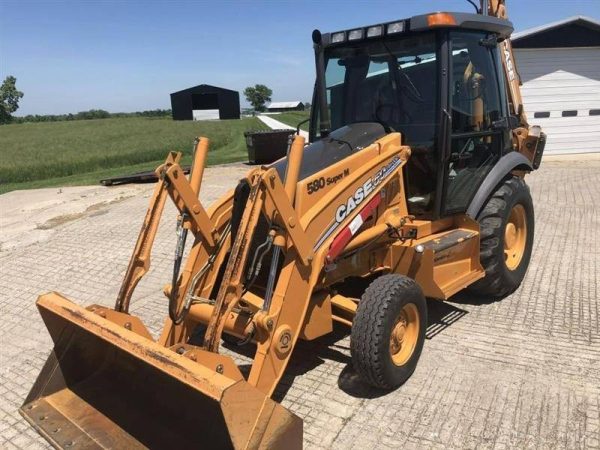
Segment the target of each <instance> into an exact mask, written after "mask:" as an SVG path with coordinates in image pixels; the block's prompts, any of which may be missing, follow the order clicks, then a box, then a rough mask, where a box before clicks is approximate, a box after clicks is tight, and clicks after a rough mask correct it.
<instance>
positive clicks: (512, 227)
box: [21, 0, 545, 449]
mask: <svg viewBox="0 0 600 450" xmlns="http://www.w3.org/2000/svg"><path fill="white" fill-rule="evenodd" d="M477 9H478V12H477V13H476V14H470V13H432V14H425V15H419V16H415V17H411V18H409V19H404V20H397V21H393V22H388V23H381V24H375V25H372V26H366V27H360V28H355V29H349V30H342V31H338V32H333V33H323V34H322V33H320V32H319V31H315V32H314V33H313V36H312V39H313V42H314V49H315V61H316V83H315V91H314V98H313V107H312V108H313V109H312V113H311V122H310V142H311V144H310V145H305V142H304V139H303V138H302V137H300V136H296V137H295V138H294V139H293V141H290V144H289V148H288V154H287V157H286V158H283V159H282V160H279V161H278V162H276V163H274V164H272V165H270V166H263V167H260V168H256V169H253V170H251V171H250V172H249V173H248V174H247V176H246V177H245V178H244V179H242V180H241V181H240V182H239V184H238V185H237V187H235V189H233V190H232V191H231V192H229V193H227V194H226V195H224V196H223V197H222V198H221V199H220V200H218V201H217V202H215V203H214V204H213V205H212V206H210V207H209V208H207V209H205V207H204V206H203V205H202V204H201V203H200V201H199V200H198V198H199V195H198V194H199V192H200V186H201V180H202V175H203V170H204V164H205V159H206V155H207V151H208V147H209V141H208V139H205V138H199V139H198V140H197V142H196V145H195V154H194V160H193V166H192V170H191V174H190V175H189V177H186V176H185V175H184V173H183V170H182V168H181V165H180V158H181V154H180V153H171V154H169V155H168V157H167V159H166V161H165V163H164V164H162V165H161V166H160V167H158V169H157V170H156V173H157V175H158V178H159V181H158V182H157V184H156V187H155V190H154V194H153V196H152V198H151V201H150V206H149V208H148V211H147V214H146V217H145V219H144V222H143V225H142V228H141V232H140V235H139V238H138V241H137V244H136V246H135V250H134V253H133V256H132V258H131V261H130V263H129V267H128V269H127V272H126V275H125V279H124V281H123V284H122V286H121V290H120V292H119V295H118V298H117V301H116V305H115V307H114V308H113V309H111V308H107V307H104V306H100V305H91V306H89V307H87V308H84V307H81V306H78V305H77V304H75V303H73V302H71V301H70V300H68V299H67V298H65V297H63V296H62V295H60V294H59V293H56V292H52V293H47V294H44V295H41V296H40V297H39V298H38V300H37V306H38V308H39V311H40V313H41V315H42V317H43V320H44V322H45V324H46V326H47V328H48V331H49V333H50V335H51V336H52V339H53V341H54V350H53V352H52V354H51V356H50V357H49V359H48V361H47V363H46V365H45V366H44V368H43V370H42V371H41V373H40V375H39V378H38V379H37V381H36V383H35V385H34V386H33V388H32V390H31V392H30V394H29V396H28V397H27V399H26V401H25V403H24V405H23V406H22V408H21V413H22V414H23V416H24V417H25V418H26V419H27V420H28V421H29V422H30V423H31V424H32V425H33V426H34V427H35V428H36V429H37V430H38V431H39V432H40V433H41V434H42V435H43V436H44V437H45V438H46V439H47V440H48V441H49V442H50V443H51V444H52V445H54V446H55V447H58V448H128V449H129V448H169V449H171V448H236V449H246V448H286V449H293V448H300V447H302V421H301V420H300V419H299V418H298V417H297V416H295V415H294V414H292V413H291V412H289V411H287V410H286V409H285V408H283V407H282V406H281V405H280V404H278V403H276V402H275V401H274V400H272V399H271V396H272V394H273V391H274V389H275V387H276V386H277V384H278V382H279V380H280V379H281V377H282V374H283V373H284V371H285V368H286V366H287V364H288V362H289V360H290V357H291V356H292V354H293V349H294V346H295V345H296V342H297V340H298V339H304V340H313V339H318V338H319V337H321V336H324V335H327V334H328V333H330V332H331V331H332V327H333V323H334V322H338V323H341V324H343V325H345V326H347V327H349V332H350V333H351V355H352V362H353V365H354V368H355V370H356V372H357V374H358V375H359V376H360V377H361V378H362V379H363V380H364V381H365V382H366V383H369V384H371V385H373V386H376V387H379V388H382V389H394V388H397V387H398V386H400V385H401V384H402V383H404V382H405V381H406V380H407V379H408V378H409V377H410V376H411V374H412V373H413V371H414V369H415V366H416V364H417V361H418V359H419V356H420V354H421V350H422V348H423V343H424V338H425V330H426V327H427V304H426V301H425V299H426V298H432V299H439V300H445V299H448V298H449V297H450V296H452V295H454V294H456V293H457V292H459V291H461V290H462V289H465V288H467V289H470V290H471V291H472V292H474V293H477V294H478V295H480V296H485V297H488V298H490V297H502V296H505V295H507V294H508V293H510V292H512V291H513V290H515V289H516V288H517V287H518V286H519V284H520V283H521V281H522V279H523V277H524V275H525V271H526V269H527V266H528V264H529V260H530V256H531V250H532V240H533V233H534V216H533V205H532V200H531V196H530V193H529V189H528V187H527V185H526V184H525V182H524V180H523V178H524V176H525V174H526V173H528V172H530V171H532V170H534V169H536V168H537V167H538V166H539V164H540V161H541V157H542V153H543V148H544V143H545V136H544V134H543V133H542V132H541V130H540V128H539V127H535V126H529V124H528V123H527V118H526V116H525V113H524V111H523V105H522V101H521V97H520V91H519V77H518V74H517V69H516V67H515V63H514V60H513V55H512V50H511V44H510V40H509V36H510V34H511V32H512V30H513V28H512V25H511V23H510V22H509V21H508V20H507V19H506V10H505V6H504V1H502V0H493V1H490V2H487V1H482V2H481V4H480V5H479V6H478V7H477ZM168 199H170V200H171V201H173V203H174V204H175V206H176V207H177V209H178V211H179V217H178V224H179V225H178V237H177V244H176V257H175V262H174V270H173V277H172V280H171V283H170V284H169V285H167V286H166V287H165V288H164V294H165V296H166V300H165V312H168V314H165V316H166V320H165V324H164V328H163V330H162V334H161V335H160V337H159V338H158V339H157V340H155V339H153V337H152V336H151V334H150V333H149V332H148V330H147V329H146V327H145V326H144V324H143V323H142V321H141V320H140V319H139V318H138V317H136V316H133V315H131V314H130V313H129V304H130V299H131V297H132V293H133V291H134V289H135V287H136V285H137V283H138V282H139V281H140V279H141V278H142V277H143V276H144V274H145V273H146V272H147V271H148V268H149V266H150V256H151V249H152V243H153V241H154V238H155V235H156V232H157V228H158V224H159V220H160V217H161V214H162V212H163V208H164V206H165V203H166V202H167V200H168ZM188 234H189V235H191V237H193V242H192V243H191V248H190V249H189V253H187V257H186V259H185V261H184V258H183V256H184V254H186V253H185V252H184V248H185V244H186V238H187V236H188ZM367 286H368V287H367ZM357 288H360V289H361V292H362V294H361V295H359V297H360V298H357V297H356V295H354V294H352V293H351V291H354V292H355V291H356V289H357ZM222 339H225V340H227V341H229V342H234V343H236V344H238V345H240V346H244V345H247V346H248V347H249V348H251V349H253V351H254V359H253V362H252V365H251V367H247V366H246V367H239V366H238V365H237V364H236V362H235V360H234V358H232V357H231V356H228V355H226V354H223V353H220V352H219V346H220V344H221V341H222Z"/></svg>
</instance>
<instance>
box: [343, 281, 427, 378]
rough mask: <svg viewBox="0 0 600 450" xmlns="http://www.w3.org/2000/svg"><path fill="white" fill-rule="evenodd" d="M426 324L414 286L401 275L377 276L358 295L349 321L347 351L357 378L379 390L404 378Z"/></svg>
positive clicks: (414, 359)
mask: <svg viewBox="0 0 600 450" xmlns="http://www.w3.org/2000/svg"><path fill="white" fill-rule="evenodd" d="M426 328H427V302H426V301H425V297H424V296H423V292H422V291H421V288H420V287H419V285H418V284H417V283H416V282H415V281H414V280H412V279H410V278H408V277H406V276H404V275H396V274H391V275H383V276H381V277H379V278H377V279H376V280H375V281H373V282H372V283H371V284H370V286H369V287H368V288H367V289H366V291H365V293H364V294H363V296H362V297H361V300H360V302H359V304H358V309H357V311H356V316H355V317H354V320H353V322H352V335H351V341H350V350H351V354H352V363H353V365H354V368H355V370H356V372H357V373H358V375H359V377H360V378H361V379H362V380H363V381H365V382H366V383H368V384H370V385H372V386H375V387H377V388H382V389H393V388H396V387H398V386H400V385H402V384H403V383H404V382H405V381H406V380H408V379H409V378H410V376H411V375H412V373H413V372H414V370H415V367H416V366H417V362H418V360H419V356H420V355H421V350H422V349H423V343H424V342H425V331H426Z"/></svg>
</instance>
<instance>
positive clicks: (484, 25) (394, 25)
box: [313, 12, 513, 47]
mask: <svg viewBox="0 0 600 450" xmlns="http://www.w3.org/2000/svg"><path fill="white" fill-rule="evenodd" d="M439 28H455V29H465V30H478V31H487V32H490V33H495V34H497V35H498V37H499V39H501V40H502V39H506V38H508V37H509V36H510V34H511V33H512V32H513V25H512V22H510V21H508V20H505V19H499V18H497V17H493V16H488V15H482V14H471V13H464V12H434V13H428V14H421V15H418V16H413V17H411V18H408V19H401V20H396V21H393V22H385V23H379V24H374V25H369V26H365V27H356V28H350V29H347V30H340V31H334V32H331V33H323V34H322V35H321V34H320V33H318V32H317V30H315V33H313V36H315V34H316V35H317V36H320V39H321V42H320V44H321V45H323V46H325V47H328V46H337V45H341V44H346V43H355V42H360V41H363V40H372V39H377V38H382V37H384V36H385V37H387V36H389V37H392V36H393V37H397V36H401V35H402V34H406V33H410V32H415V31H426V30H434V29H439Z"/></svg>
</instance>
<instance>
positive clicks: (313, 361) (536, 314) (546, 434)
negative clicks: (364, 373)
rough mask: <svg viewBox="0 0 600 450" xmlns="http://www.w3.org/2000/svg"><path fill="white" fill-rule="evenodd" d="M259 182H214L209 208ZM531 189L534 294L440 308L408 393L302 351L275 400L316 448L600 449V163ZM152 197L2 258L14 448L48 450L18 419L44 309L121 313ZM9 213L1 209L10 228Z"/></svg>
mask: <svg viewBox="0 0 600 450" xmlns="http://www.w3.org/2000/svg"><path fill="white" fill-rule="evenodd" d="M246 170H247V167H244V166H242V165H231V166H225V167H217V168H209V169H207V171H206V177H207V179H206V181H205V183H204V186H203V191H202V200H203V201H204V202H205V204H206V203H208V202H210V201H212V200H214V199H215V198H217V197H218V196H219V195H221V194H222V193H223V192H224V191H225V190H227V189H229V188H231V187H233V185H234V183H235V180H237V179H238V178H240V177H241V175H242V174H243V173H244V172H245V171H246ZM527 180H528V183H529V184H530V186H531V189H532V193H533V197H534V202H535V206H536V238H535V243H534V251H533V259H532V261H531V265H530V268H529V271H528V273H527V276H526V278H525V280H524V282H523V284H522V286H521V288H520V289H518V290H517V291H516V292H515V293H514V294H512V295H511V296H509V297H507V298H505V299H504V300H502V301H500V302H491V303H485V304H480V303H477V302H475V301H474V299H472V298H471V297H469V296H468V295H465V294H459V295H457V296H455V297H454V298H452V299H451V301H450V302H447V303H441V302H435V301H430V302H429V316H430V323H429V326H428V329H427V341H426V343H425V348H424V351H423V354H422V356H421V360H420V363H419V365H418V367H417V370H416V372H415V373H414V375H413V376H412V378H411V379H410V380H409V381H408V382H407V383H406V384H405V385H404V386H402V387H401V388H400V389H398V390H396V391H394V392H390V393H381V392H378V391H375V390H373V389H370V388H368V387H365V386H364V385H362V384H361V383H360V382H358V381H357V380H356V377H355V374H354V373H353V371H352V368H351V364H350V357H349V355H350V354H349V339H348V335H347V330H345V329H343V328H337V329H336V331H335V333H334V334H333V335H331V336H328V337H326V338H323V339H320V340H318V341H316V342H312V343H301V344H300V345H299V347H298V348H297V349H296V351H295V354H294V356H293V358H292V362H291V364H290V367H289V368H288V371H287V372H286V375H285V377H284V379H283V381H282V382H281V383H280V385H279V387H278V390H277V392H276V395H275V397H276V398H277V400H279V401H281V402H282V403H283V405H284V406H286V407H287V408H289V409H291V410H292V411H294V412H295V413H296V414H297V415H298V416H300V417H301V418H302V419H303V420H304V440H305V447H306V448H360V449H364V448H377V449H379V448H399V447H403V448H497V449H501V448H525V447H527V448H543V449H546V448H590V449H594V448H599V434H600V418H599V408H600V337H599V333H598V332H599V328H600V327H599V308H600V307H599V304H600V300H599V298H600V295H599V272H600V258H599V254H600V239H599V237H598V233H599V232H600V215H599V208H600V161H598V160H591V161H587V160H586V161H583V162H582V161H579V162H577V161H561V162H547V163H545V164H543V165H542V168H541V169H540V170H539V171H537V172H536V173H534V174H533V175H531V176H529V177H528V178H527ZM150 190H151V186H144V187H142V188H140V190H139V191H138V192H136V193H135V194H136V195H134V196H132V197H128V198H121V199H119V198H116V199H114V200H118V201H112V202H111V201H109V200H106V199H103V200H102V201H101V202H100V203H99V204H97V206H96V207H93V208H91V209H88V208H89V206H90V205H87V206H85V207H84V208H82V211H79V212H78V213H77V214H75V215H74V216H73V217H67V218H66V219H68V220H62V221H61V220H55V221H54V222H52V221H51V220H52V218H46V219H45V221H44V222H43V223H47V222H48V221H51V222H50V224H51V225H52V226H51V227H50V228H51V230H52V233H47V234H45V235H44V236H42V237H40V238H39V239H38V238H36V239H34V240H33V242H29V241H28V240H27V239H25V238H26V236H25V235H26V234H27V233H28V232H29V231H28V229H27V228H24V229H23V232H22V233H21V235H19V233H17V234H16V235H13V239H16V238H18V236H21V238H23V239H24V240H23V241H22V242H21V243H20V244H19V245H16V246H12V247H11V248H4V249H2V251H1V252H0V268H1V270H0V292H2V293H1V294H0V311H1V314H2V321H1V322H0V344H1V345H0V398H1V399H2V400H1V402H0V447H1V448H6V449H10V448H23V449H24V448H47V447H48V445H47V444H46V441H44V440H43V439H42V438H40V437H39V436H38V434H37V433H36V432H35V431H34V430H33V429H32V428H31V427H30V426H29V425H28V424H27V423H25V422H24V420H23V419H21V417H20V416H19V414H18V412H17V409H18V408H19V406H20V405H21V404H22V402H23V399H24V398H25V396H26V394H27V392H28V391H29V389H30V388H31V385H32V384H33V382H34V380H35V377H36V375H37V374H38V372H39V371H40V369H41V367H42V365H43V363H44V361H45V359H46V357H47V355H48V352H49V351H50V348H51V341H50V338H49V336H48V334H47V332H46V330H45V327H44V325H43V324H42V321H41V319H40V317H39V315H38V313H37V311H36V308H35V306H34V301H35V299H36V296H37V295H38V294H40V293H42V292H46V291H50V290H56V291H59V292H61V293H63V294H64V295H66V296H67V297H68V298H70V299H72V300H73V301H76V302H77V303H80V304H90V303H101V304H106V305H112V304H113V302H114V299H115V297H116V295H117V291H118V288H119V285H120V281H121V277H122V276H123V273H124V271H125V269H126V265H127V262H128V258H129V255H130V252H131V251H132V248H133V245H134V242H135V238H136V236H137V233H138V231H139V226H140V224H141V221H142V219H143V216H144V211H145V209H146V207H147V203H148V198H149V194H150ZM117 197H118V196H117ZM123 197H126V196H123ZM94 204H95V203H94ZM5 206H6V203H5V196H0V210H2V211H3V215H5V214H6V210H5ZM80 209H81V208H80ZM11 211H12V212H11V215H17V216H18V214H19V211H18V208H17V209H14V210H11ZM29 213H31V211H30V212H29ZM26 217H30V216H23V220H31V219H26ZM165 217H166V218H167V220H164V221H163V224H162V225H161V229H160V231H159V234H158V237H157V243H156V247H155V250H154V253H153V269H152V270H151V272H150V273H149V274H148V275H147V277H146V278H145V279H144V280H143V281H142V283H140V285H139V287H138V289H137V291H136V295H135V297H134V299H133V302H132V313H134V314H138V315H140V316H141V317H142V319H143V320H144V322H145V323H146V324H147V325H148V327H149V328H150V329H151V330H152V331H153V332H154V333H156V332H158V330H159V328H160V327H161V326H162V321H163V319H164V317H165V314H166V303H165V300H164V297H163V295H162V293H161V289H162V286H163V285H164V284H165V283H167V282H168V281H169V276H170V275H169V272H170V269H171V259H172V254H173V249H174V244H175V234H174V225H175V219H174V209H173V208H172V207H169V208H168V209H167V210H166V216H165ZM13 219H14V217H13ZM13 221H14V220H13ZM16 222H18V220H17V221H16ZM3 224H4V222H3ZM30 228H31V227H30ZM6 236H7V235H6V234H5V226H4V225H3V227H2V240H3V241H4V240H5V239H6ZM15 236H17V237H15Z"/></svg>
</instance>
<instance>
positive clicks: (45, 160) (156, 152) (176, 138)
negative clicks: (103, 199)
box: [0, 118, 267, 193]
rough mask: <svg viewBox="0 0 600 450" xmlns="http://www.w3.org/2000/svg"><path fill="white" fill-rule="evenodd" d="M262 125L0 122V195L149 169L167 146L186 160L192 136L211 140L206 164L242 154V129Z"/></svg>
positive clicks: (250, 120)
mask: <svg viewBox="0 0 600 450" xmlns="http://www.w3.org/2000/svg"><path fill="white" fill-rule="evenodd" d="M266 128H267V127H266V126H265V125H264V124H263V123H262V122H260V121H259V120H258V119H256V118H244V119H241V120H220V121H202V122H192V121H173V120H172V119H170V118H157V119H152V118H118V119H99V120H78V121H71V122H42V123H24V124H14V125H3V126H0V193H4V192H8V191H11V190H15V189H30V188H39V187H49V186H68V185H70V186H73V185H82V184H95V183H98V181H99V180H100V179H101V178H106V177H109V176H115V175H126V174H130V173H134V172H139V171H144V170H151V169H154V168H155V167H156V166H157V165H158V164H160V163H161V162H162V161H164V158H165V157H166V155H167V152H169V151H171V150H176V151H182V152H184V155H185V157H184V160H183V163H184V164H188V163H189V162H190V160H191V150H192V144H193V141H194V138H195V137H196V136H206V137H208V138H209V139H210V140H211V146H210V150H209V154H208V164H209V165H214V164H223V163H228V162H233V161H243V160H245V159H246V158H247V153H246V142H245V139H244V131H247V130H262V129H266Z"/></svg>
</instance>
